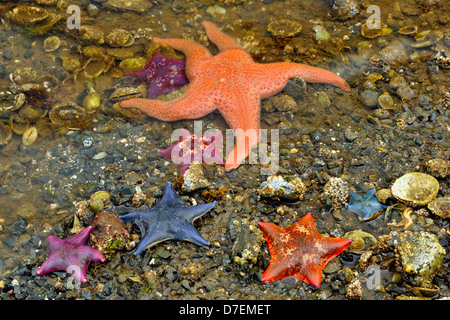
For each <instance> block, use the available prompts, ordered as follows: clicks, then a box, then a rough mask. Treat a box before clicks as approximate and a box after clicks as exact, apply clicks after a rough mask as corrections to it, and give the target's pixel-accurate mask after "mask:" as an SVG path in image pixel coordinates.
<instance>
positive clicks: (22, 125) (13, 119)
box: [9, 113, 30, 135]
mask: <svg viewBox="0 0 450 320" xmlns="http://www.w3.org/2000/svg"><path fill="white" fill-rule="evenodd" d="M9 125H10V127H11V129H12V131H13V132H14V133H15V134H18V135H21V134H23V133H24V132H25V130H27V129H28V127H29V126H30V121H29V120H27V119H23V118H22V117H20V116H19V115H18V114H16V113H11V115H10V117H9Z"/></svg>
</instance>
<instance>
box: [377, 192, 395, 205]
mask: <svg viewBox="0 0 450 320" xmlns="http://www.w3.org/2000/svg"><path fill="white" fill-rule="evenodd" d="M375 197H377V200H378V201H380V202H381V203H382V204H386V201H387V199H389V198H392V192H391V190H390V189H380V190H377V192H376V193H375Z"/></svg>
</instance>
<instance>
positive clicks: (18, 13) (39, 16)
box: [8, 6, 48, 25]
mask: <svg viewBox="0 0 450 320" xmlns="http://www.w3.org/2000/svg"><path fill="white" fill-rule="evenodd" d="M8 17H9V19H10V20H11V21H12V22H14V23H17V24H21V25H29V24H33V23H37V22H40V21H42V20H45V19H46V18H47V17H48V12H47V10H45V9H43V8H39V7H33V6H18V7H15V8H14V9H12V10H11V11H10V12H9V13H8Z"/></svg>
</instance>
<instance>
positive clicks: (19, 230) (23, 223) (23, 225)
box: [11, 217, 28, 236]
mask: <svg viewBox="0 0 450 320" xmlns="http://www.w3.org/2000/svg"><path fill="white" fill-rule="evenodd" d="M27 227H28V221H27V220H26V219H24V218H22V217H20V218H19V219H17V220H16V221H15V222H14V223H13V224H12V225H11V233H12V234H13V235H15V236H20V235H22V234H24V233H25V231H26V230H27Z"/></svg>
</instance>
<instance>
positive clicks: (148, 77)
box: [126, 50, 189, 99]
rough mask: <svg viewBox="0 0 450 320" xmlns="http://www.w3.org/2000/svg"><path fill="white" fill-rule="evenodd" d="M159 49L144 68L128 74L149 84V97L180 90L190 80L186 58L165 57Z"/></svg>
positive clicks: (152, 97)
mask: <svg viewBox="0 0 450 320" xmlns="http://www.w3.org/2000/svg"><path fill="white" fill-rule="evenodd" d="M159 51H160V50H158V51H157V52H156V54H155V55H153V56H152V57H151V58H150V60H148V62H147V64H146V65H145V66H144V68H142V69H141V70H139V71H135V72H128V73H127V74H126V75H127V76H133V77H136V78H138V79H139V80H142V81H144V82H146V83H147V84H148V85H149V87H148V93H147V99H154V98H156V97H158V96H160V95H161V94H167V93H169V92H172V91H175V90H178V89H179V88H180V87H182V86H184V85H185V84H187V83H188V82H189V81H188V80H187V78H186V74H185V71H184V69H185V65H186V60H184V59H177V58H171V57H165V56H163V55H161V54H160V53H159Z"/></svg>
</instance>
